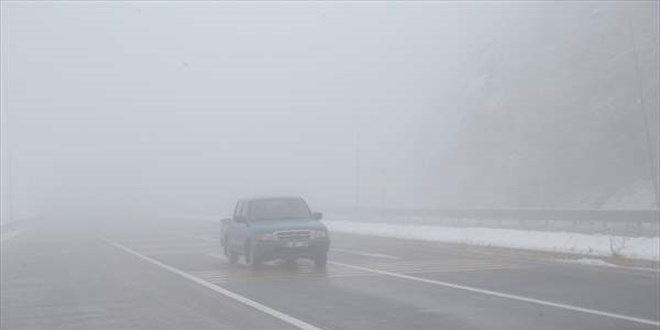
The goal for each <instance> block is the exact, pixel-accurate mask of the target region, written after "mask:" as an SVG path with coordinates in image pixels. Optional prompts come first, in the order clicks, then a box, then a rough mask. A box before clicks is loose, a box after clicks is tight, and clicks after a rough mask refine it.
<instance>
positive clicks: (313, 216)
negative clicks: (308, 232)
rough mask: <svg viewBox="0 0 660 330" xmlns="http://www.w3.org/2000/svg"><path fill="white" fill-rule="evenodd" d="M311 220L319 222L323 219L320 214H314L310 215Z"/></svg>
mask: <svg viewBox="0 0 660 330" xmlns="http://www.w3.org/2000/svg"><path fill="white" fill-rule="evenodd" d="M312 219H314V220H321V219H323V213H321V212H314V213H312Z"/></svg>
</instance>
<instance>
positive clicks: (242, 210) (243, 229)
mask: <svg viewBox="0 0 660 330" xmlns="http://www.w3.org/2000/svg"><path fill="white" fill-rule="evenodd" d="M247 204H248V203H247V201H239V202H238V204H236V209H235V210H234V218H233V219H232V221H231V233H230V235H229V244H230V245H231V247H232V250H234V251H240V252H242V251H243V247H244V246H243V245H244V244H245V239H246V238H247V235H248V229H249V228H248V225H247V223H244V222H237V221H236V218H238V217H242V218H243V219H247V209H248V205H247Z"/></svg>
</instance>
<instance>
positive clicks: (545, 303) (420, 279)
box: [328, 261, 660, 327]
mask: <svg viewBox="0 0 660 330" xmlns="http://www.w3.org/2000/svg"><path fill="white" fill-rule="evenodd" d="M328 263H330V264H333V265H337V266H343V267H347V268H351V269H356V270H362V271H365V272H371V273H375V274H380V275H387V276H392V277H397V278H402V279H406V280H411V281H417V282H422V283H428V284H435V285H439V286H444V287H448V288H452V289H458V290H465V291H470V292H476V293H481V294H486V295H490V296H495V297H500V298H506V299H512V300H517V301H524V302H527V303H532V304H537V305H543V306H550V307H555V308H561V309H567V310H571V311H575V312H582V313H586V314H593V315H599V316H605V317H610V318H613V319H619V320H624V321H630V322H635V323H641V324H646V325H652V326H656V327H658V326H660V322H659V321H655V320H648V319H642V318H638V317H633V316H627V315H621V314H615V313H609V312H603V311H599V310H595V309H590V308H583V307H578V306H573V305H568V304H560V303H555V302H551V301H545V300H540V299H534V298H529V297H524V296H518V295H514V294H508V293H503V292H497V291H491V290H485V289H479V288H475V287H470V286H465V285H460V284H454V283H449V282H443V281H436V280H431V279H427V278H423V277H417V276H410V275H405V274H399V273H393V272H388V271H383V270H377V269H371V268H366V267H361V266H355V265H349V264H345V263H342V262H335V261H328Z"/></svg>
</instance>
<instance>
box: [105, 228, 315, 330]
mask: <svg viewBox="0 0 660 330" xmlns="http://www.w3.org/2000/svg"><path fill="white" fill-rule="evenodd" d="M104 241H106V243H108V244H110V245H112V246H114V247H116V248H119V249H121V250H123V251H124V252H127V253H129V254H132V255H134V256H136V257H138V258H140V259H142V260H145V261H148V262H150V263H152V264H154V265H156V266H158V267H161V268H163V269H165V270H168V271H170V272H172V273H174V274H177V275H179V276H181V277H183V278H185V279H187V280H190V281H192V282H195V283H197V284H199V285H201V286H203V287H205V288H207V289H209V290H212V291H215V292H217V293H219V294H221V295H224V296H226V297H229V298H231V299H234V300H236V301H238V302H240V303H242V304H244V305H247V306H249V307H252V308H254V309H256V310H258V311H260V312H263V313H265V314H268V315H270V316H272V317H274V318H277V319H279V320H282V321H284V322H286V323H289V324H291V325H293V326H294V327H296V328H299V329H303V330H323V329H321V328H318V327H315V326H313V325H311V324H309V323H307V322H305V321H302V320H299V319H297V318H295V317H293V316H290V315H288V314H284V313H282V312H280V311H278V310H276V309H274V308H271V307H268V306H266V305H264V304H261V303H258V302H256V301H254V300H252V299H249V298H247V297H245V296H242V295H240V294H238V293H235V292H232V291H229V290H227V289H225V288H223V287H221V286H218V285H216V284H212V283H210V282H207V281H204V280H202V279H201V278H198V277H195V276H193V275H190V274H188V273H186V272H184V271H182V270H179V269H177V268H174V267H172V266H169V265H166V264H164V263H162V262H160V261H158V260H155V259H152V258H149V257H147V256H145V255H142V254H140V253H138V252H135V251H133V250H131V249H129V248H127V247H125V246H123V245H121V244H119V243H116V242H113V241H110V240H107V239H104Z"/></svg>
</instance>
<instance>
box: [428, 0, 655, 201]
mask: <svg viewBox="0 0 660 330" xmlns="http://www.w3.org/2000/svg"><path fill="white" fill-rule="evenodd" d="M523 7H524V8H522V9H520V10H519V11H518V12H517V14H516V15H513V17H510V19H511V20H512V21H514V22H515V23H514V24H516V25H518V26H520V27H524V28H520V29H512V27H511V26H500V27H498V26H494V27H493V29H494V31H492V32H491V33H492V36H491V37H490V38H486V39H487V40H486V41H483V42H481V43H478V44H475V45H474V47H473V49H472V52H471V53H470V54H469V56H468V57H467V58H466V60H465V63H466V67H465V68H464V69H465V72H466V73H465V77H467V78H466V79H465V81H464V82H463V85H462V87H463V94H462V95H461V98H462V100H460V101H459V102H461V103H460V104H461V105H460V108H461V110H462V114H461V118H460V120H458V121H457V122H456V125H455V127H453V130H454V131H455V132H456V134H457V136H458V138H456V139H455V140H453V141H452V144H451V146H450V147H449V150H448V151H447V154H445V155H443V156H442V158H441V161H440V162H439V163H441V166H440V167H441V174H439V175H437V176H436V178H435V180H431V181H428V180H420V181H424V182H421V183H420V185H422V186H424V188H423V189H425V190H428V191H434V193H433V194H431V196H432V197H431V199H433V202H435V203H439V204H445V205H446V206H465V207H474V206H479V207H503V206H507V207H587V208H592V207H593V208H599V207H608V206H611V205H619V206H620V205H621V204H620V203H618V204H617V203H616V202H613V201H614V200H622V199H625V198H624V197H623V196H622V194H625V191H627V190H631V189H632V188H630V187H638V188H639V187H641V188H639V189H637V188H635V189H633V190H636V192H635V193H634V194H638V195H639V194H641V195H644V196H643V198H642V197H639V196H638V197H639V198H637V201H636V202H635V203H633V204H635V207H655V202H654V201H653V198H654V197H653V196H654V195H655V193H654V191H653V185H652V184H651V182H652V181H651V177H652V176H654V175H657V158H658V121H659V119H658V118H659V111H660V104H659V103H658V99H659V98H658V91H659V90H660V84H659V77H658V72H660V67H659V64H658V63H659V58H660V56H659V51H658V33H659V32H658V29H657V27H658V24H659V22H658V12H659V8H658V3H657V2H655V3H645V4H638V5H625V4H624V5H621V4H616V3H610V4H608V3H605V4H603V3H583V4H571V5H569V6H563V5H562V6H558V5H553V4H548V3H537V4H534V5H530V6H523ZM567 7H568V8H567ZM468 66H469V67H468ZM645 125H647V127H648V129H646V128H645ZM429 130H430V128H429ZM647 134H648V136H647ZM419 155H420V157H421V158H424V157H425V156H424V153H423V152H420V153H419ZM438 158H439V157H438ZM651 159H653V160H654V161H655V162H656V164H655V165H654V164H653V163H652V162H651V161H650V160H651ZM427 163H432V164H433V163H434V162H433V161H429V162H427ZM435 163H437V162H435ZM654 166H655V168H654ZM436 170H437V169H436ZM420 177H424V175H423V174H420ZM640 189H641V190H645V191H646V192H644V193H642V192H639V191H640ZM631 194H632V193H631ZM649 194H650V196H646V195H649ZM640 198H641V199H643V200H641V199H640ZM647 199H650V201H648V200H647ZM613 203H614V204H613ZM624 204H625V203H624ZM628 204H630V203H628ZM631 205H632V204H631ZM619 206H617V207H619Z"/></svg>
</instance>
